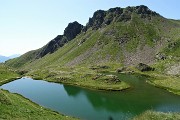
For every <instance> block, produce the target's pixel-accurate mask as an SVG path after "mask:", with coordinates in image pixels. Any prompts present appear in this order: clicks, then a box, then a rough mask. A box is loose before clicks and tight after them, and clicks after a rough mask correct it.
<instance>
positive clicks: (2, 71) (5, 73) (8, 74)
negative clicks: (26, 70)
mask: <svg viewBox="0 0 180 120" xmlns="http://www.w3.org/2000/svg"><path fill="white" fill-rule="evenodd" d="M19 77H20V75H19V74H18V73H17V72H15V71H14V70H12V69H10V68H7V67H5V66H4V65H0V85H2V84H4V83H7V82H10V81H12V80H15V79H17V78H19Z"/></svg>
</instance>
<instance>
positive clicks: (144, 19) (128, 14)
mask: <svg viewBox="0 0 180 120" xmlns="http://www.w3.org/2000/svg"><path fill="white" fill-rule="evenodd" d="M71 24H76V25H74V26H73V25H71ZM69 26H71V27H69ZM82 27H83V26H82V25H80V24H79V23H77V22H74V23H70V25H68V27H67V28H66V29H65V32H64V35H62V36H61V35H58V36H57V37H56V38H54V39H53V40H51V41H50V42H49V43H48V44H47V45H45V46H44V47H42V48H40V49H38V50H35V51H30V52H28V53H26V54H24V55H22V56H21V57H20V58H17V59H14V60H11V61H8V62H7V63H6V64H7V65H9V66H12V67H16V68H19V67H20V68H25V69H33V68H34V69H36V68H41V67H43V68H44V67H47V66H52V65H58V66H75V65H82V64H84V65H89V64H91V65H92V64H95V65H97V64H101V63H109V62H115V63H120V64H123V65H126V66H130V65H136V64H138V63H140V62H142V63H145V64H154V63H155V62H157V61H158V60H160V61H161V60H165V59H168V60H169V59H170V60H171V59H173V60H174V59H175V60H177V59H178V57H179V56H178V50H179V49H178V47H179V39H180V35H179V31H180V21H177V20H170V19H166V18H164V17H162V16H160V15H159V14H158V13H156V12H153V11H151V10H149V8H147V7H146V6H136V7H127V8H111V9H109V10H108V11H103V10H98V11H96V12H95V13H94V15H93V17H92V18H90V19H89V22H88V23H87V25H86V26H85V27H83V28H82ZM68 28H69V29H70V30H69V31H68V30H67V29H68ZM81 28H82V31H81ZM80 31H81V32H80ZM68 34H69V35H68ZM71 35H72V36H71ZM68 36H70V37H68ZM73 38H75V39H73ZM64 39H66V40H64ZM72 39H73V40H72ZM169 48H170V49H169ZM174 52H175V53H174ZM177 61H178V60H177Z"/></svg>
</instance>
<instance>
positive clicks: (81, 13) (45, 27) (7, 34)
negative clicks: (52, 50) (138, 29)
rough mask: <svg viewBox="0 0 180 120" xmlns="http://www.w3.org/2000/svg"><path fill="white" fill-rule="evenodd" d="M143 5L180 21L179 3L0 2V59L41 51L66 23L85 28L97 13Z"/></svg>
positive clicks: (127, 0)
mask: <svg viewBox="0 0 180 120" xmlns="http://www.w3.org/2000/svg"><path fill="white" fill-rule="evenodd" d="M142 4H143V5H146V6H148V7H149V8H150V9H151V10H153V11H156V12H158V13H160V14H161V15H162V16H164V17H166V18H172V19H180V14H179V12H180V7H179V5H180V0H64V1H62V0H0V55H6V56H8V55H12V54H19V53H20V54H23V53H25V52H27V51H29V50H33V49H37V48H40V47H42V46H43V45H45V44H46V43H47V42H49V41H50V40H51V39H53V38H54V37H56V36H57V35H58V34H63V31H64V28H65V27H66V26H67V25H68V23H69V22H73V21H78V22H79V23H81V24H83V25H85V24H86V23H87V22H88V19H89V17H92V15H93V13H94V12H95V11H96V10H99V9H102V10H108V9H109V8H112V7H127V6H136V5H142Z"/></svg>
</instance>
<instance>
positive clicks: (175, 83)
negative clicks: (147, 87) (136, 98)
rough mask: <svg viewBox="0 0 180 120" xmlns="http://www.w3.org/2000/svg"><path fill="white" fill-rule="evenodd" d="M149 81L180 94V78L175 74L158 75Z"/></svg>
mask: <svg viewBox="0 0 180 120" xmlns="http://www.w3.org/2000/svg"><path fill="white" fill-rule="evenodd" d="M148 83H150V84H152V85H154V86H156V87H159V88H162V89H165V90H168V91H169V92H172V93H174V94H177V95H180V87H179V86H180V78H179V77H175V76H173V77H172V76H164V75H163V76H157V77H156V78H155V79H152V80H150V81H148Z"/></svg>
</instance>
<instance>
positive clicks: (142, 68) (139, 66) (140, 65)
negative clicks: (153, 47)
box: [136, 63, 154, 72]
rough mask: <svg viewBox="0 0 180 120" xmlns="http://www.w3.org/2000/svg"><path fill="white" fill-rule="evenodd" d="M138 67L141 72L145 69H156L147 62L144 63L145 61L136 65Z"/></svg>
mask: <svg viewBox="0 0 180 120" xmlns="http://www.w3.org/2000/svg"><path fill="white" fill-rule="evenodd" d="M136 68H137V69H138V70H140V71H141V72H143V71H154V68H152V67H150V66H148V65H146V64H144V63H139V64H138V65H137V66H136Z"/></svg>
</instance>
